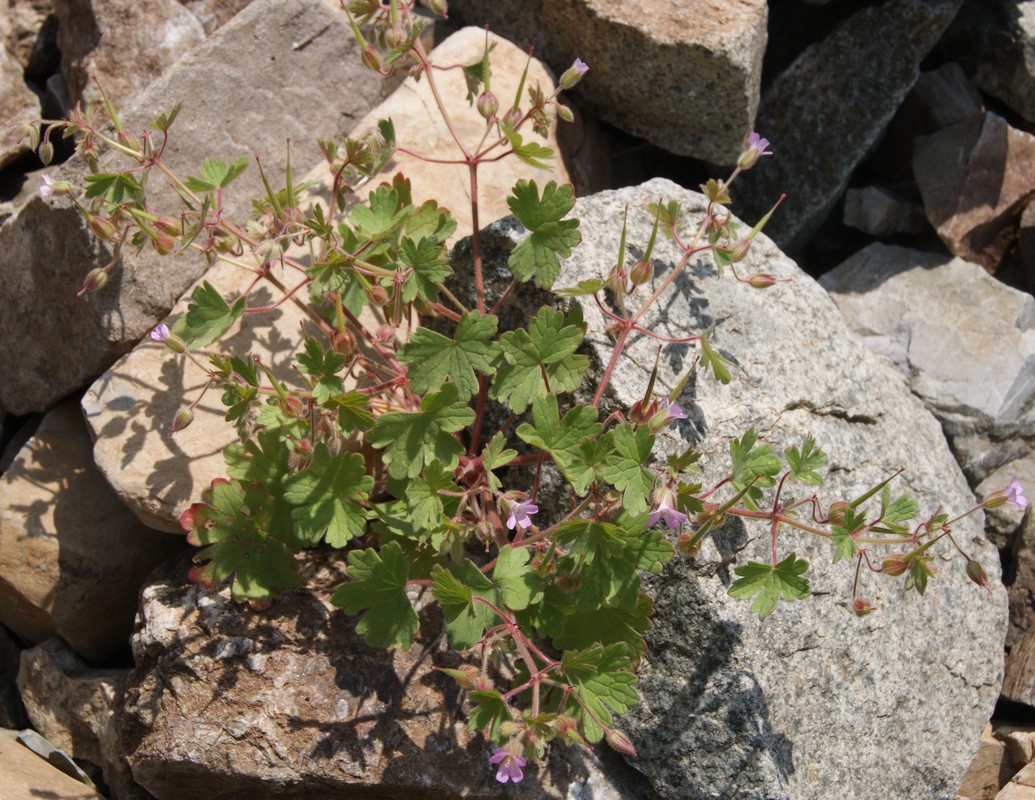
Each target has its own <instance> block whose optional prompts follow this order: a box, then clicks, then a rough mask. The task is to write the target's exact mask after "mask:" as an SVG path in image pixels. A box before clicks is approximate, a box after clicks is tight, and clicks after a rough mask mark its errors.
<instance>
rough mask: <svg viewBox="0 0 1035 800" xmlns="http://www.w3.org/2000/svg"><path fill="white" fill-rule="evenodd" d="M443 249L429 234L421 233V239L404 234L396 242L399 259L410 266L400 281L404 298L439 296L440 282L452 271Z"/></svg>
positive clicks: (429, 298)
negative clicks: (400, 239)
mask: <svg viewBox="0 0 1035 800" xmlns="http://www.w3.org/2000/svg"><path fill="white" fill-rule="evenodd" d="M454 227H455V225H454ZM442 252H443V247H442V245H441V243H440V242H439V241H438V239H436V238H434V237H432V236H423V237H421V239H420V241H414V240H413V239H411V238H408V237H407V238H405V239H403V240H402V241H401V242H400V243H399V263H400V264H402V265H403V266H404V267H408V268H409V269H410V270H411V271H410V273H409V274H408V275H407V276H406V280H405V281H404V282H403V285H402V299H403V300H404V301H405V302H407V303H412V302H413V301H414V300H416V299H417V298H418V297H420V298H422V299H424V300H428V301H434V300H437V299H438V288H439V285H441V283H442V282H443V281H444V280H445V279H446V278H448V277H449V276H450V275H452V274H453V270H452V269H450V267H449V264H447V263H446V261H445V259H444V258H443V257H442Z"/></svg>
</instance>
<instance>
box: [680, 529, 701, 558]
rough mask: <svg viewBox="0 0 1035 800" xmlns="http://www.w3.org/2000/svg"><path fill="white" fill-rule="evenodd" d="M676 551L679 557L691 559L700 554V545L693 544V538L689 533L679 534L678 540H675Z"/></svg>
mask: <svg viewBox="0 0 1035 800" xmlns="http://www.w3.org/2000/svg"><path fill="white" fill-rule="evenodd" d="M676 549H677V550H678V551H679V552H680V554H681V555H684V556H690V557H691V558H693V557H695V556H697V555H699V554H700V552H701V543H700V542H697V543H694V537H693V536H691V535H690V534H689V533H681V534H679V538H678V539H676Z"/></svg>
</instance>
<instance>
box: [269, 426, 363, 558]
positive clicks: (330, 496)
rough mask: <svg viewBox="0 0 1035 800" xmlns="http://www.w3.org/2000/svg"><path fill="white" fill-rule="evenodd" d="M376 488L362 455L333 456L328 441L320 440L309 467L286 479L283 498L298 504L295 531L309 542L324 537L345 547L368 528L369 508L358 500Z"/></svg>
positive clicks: (295, 515)
mask: <svg viewBox="0 0 1035 800" xmlns="http://www.w3.org/2000/svg"><path fill="white" fill-rule="evenodd" d="M373 488H374V479H373V478H371V477H370V476H369V475H367V474H366V465H365V462H364V461H363V456H361V455H360V454H359V453H340V454H339V455H336V456H331V454H330V452H329V451H328V449H327V445H326V444H324V443H323V442H319V443H317V445H316V447H314V448H313V457H312V460H311V461H310V462H309V467H308V468H307V469H305V470H303V471H301V472H298V473H296V474H295V475H293V476H291V477H290V478H288V479H286V480H285V481H284V499H285V500H287V501H288V502H289V503H291V504H292V505H295V506H298V508H295V509H294V510H293V511H292V512H291V518H292V519H293V520H294V521H295V532H296V534H297V535H298V537H299V538H300V539H302V540H304V541H306V542H307V543H309V544H310V545H315V544H317V543H318V542H319V541H320V539H321V538H325V539H326V541H327V543H328V544H330V545H331V546H332V547H344V546H345V545H346V544H348V542H349V541H350V540H352V539H354V538H356V537H359V536H362V535H363V534H364V533H365V532H366V525H367V516H366V510H365V509H364V508H363V506H361V505H359V504H360V503H362V502H365V501H366V499H367V496H368V494H369V493H370V490H371V489H373Z"/></svg>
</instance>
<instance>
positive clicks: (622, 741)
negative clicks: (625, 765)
mask: <svg viewBox="0 0 1035 800" xmlns="http://www.w3.org/2000/svg"><path fill="white" fill-rule="evenodd" d="M605 737H606V738H607V743H608V744H609V745H611V747H612V748H614V749H615V750H617V751H618V752H619V753H624V754H625V755H627V756H635V755H636V748H635V747H633V743H632V740H631V739H629V737H628V736H626V735H625V734H624V733H622V732H621V731H620V730H618V729H617V728H611V729H610V730H608V731H607V733H606V734H605Z"/></svg>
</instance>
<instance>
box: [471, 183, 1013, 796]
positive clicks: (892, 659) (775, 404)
mask: <svg viewBox="0 0 1035 800" xmlns="http://www.w3.org/2000/svg"><path fill="white" fill-rule="evenodd" d="M659 197H661V198H663V199H665V200H678V201H679V202H681V203H682V205H683V207H684V208H685V209H691V210H693V211H695V212H697V213H699V212H700V211H701V210H703V207H704V206H703V200H702V198H701V197H700V196H699V195H697V194H695V193H691V192H688V191H685V190H683V189H681V188H680V187H678V186H676V185H675V184H672V183H670V182H667V181H663V180H654V181H650V182H648V183H646V184H643V185H642V186H639V187H635V188H629V189H624V190H620V191H616V192H603V193H600V194H597V195H594V196H591V197H588V198H583V199H582V200H580V201H579V202H578V203H577V204H576V208H575V212H574V213H575V215H576V216H578V217H580V218H581V220H582V228H581V231H582V236H583V241H584V244H583V245H582V246H581V247H580V248H579V250H578V251H577V252H576V254H575V255H574V256H573V257H572V258H571V259H569V260H568V261H567V262H566V264H565V267H564V269H563V271H562V274H561V277H560V278H559V280H558V283H557V285H558V286H571V285H574V284H576V283H577V282H578V281H580V280H583V279H588V278H597V277H602V276H604V275H605V274H606V272H607V270H608V269H609V268H610V267H611V266H612V265H613V264H614V262H615V259H616V253H617V248H618V242H619V237H620V235H621V224H620V223H618V222H617V221H618V220H620V219H621V218H622V212H623V209H624V208H625V206H626V205H627V204H628V207H629V210H630V213H629V236H630V239H629V241H630V243H631V244H632V245H634V246H640V247H642V246H644V245H645V244H646V241H647V239H648V237H649V234H650V225H651V222H652V220H651V218H650V217H649V215H648V214H646V213H642V212H640V211H638V210H639V209H643V208H644V207H645V206H646V204H647V203H649V202H651V201H656V200H657V199H658V198H659ZM687 228H688V229H690V230H692V229H693V226H692V225H688V226H687ZM521 235H522V234H521V231H520V228H519V226H517V227H516V226H515V225H514V224H513V223H512V222H511V223H507V222H506V221H504V222H502V223H500V224H499V225H497V226H494V228H493V229H492V230H491V231H490V236H489V239H490V241H491V240H495V242H496V244H497V245H500V244H503V245H506V243H508V242H510V243H512V242H513V241H516V240H517V239H519V238H520V237H521ZM503 249H506V248H505V247H503ZM675 260H676V254H675V252H674V248H673V247H672V245H671V244H669V243H665V244H663V245H661V246H659V248H658V249H657V250H656V251H655V264H656V267H657V271H656V277H655V279H654V280H655V281H659V280H661V279H663V278H664V276H665V274H666V273H667V272H668V271H669V270H670V269H671V268H672V266H673V264H674V262H675ZM763 270H764V271H766V272H770V273H773V274H775V275H776V276H778V277H781V278H791V279H792V280H793V282H792V283H790V284H778V285H777V286H775V287H773V288H771V289H769V290H767V291H765V292H760V291H757V290H753V289H750V288H748V287H746V286H743V285H738V284H735V283H734V282H733V281H732V280H731V278H730V276H729V275H728V274H727V275H726V277H725V278H721V279H720V278H716V277H715V276H714V272H713V270H712V268H711V267H710V266H708V265H706V264H705V263H704V262H699V263H694V264H692V265H691V266H690V268H689V269H688V271H687V273H686V274H685V276H684V277H681V278H680V279H679V280H678V281H677V282H676V284H675V291H674V292H673V294H672V296H671V297H669V298H668V299H666V300H665V301H664V302H662V303H661V305H660V307H659V308H658V309H657V310H656V311H653V312H650V313H649V314H648V315H647V316H645V317H644V318H643V324H644V325H645V327H648V328H651V329H653V330H657V331H658V332H659V333H662V334H664V335H667V336H670V337H680V336H687V335H692V334H695V333H699V332H700V331H702V330H704V329H706V328H708V327H710V326H714V328H715V332H714V336H713V339H712V341H713V344H714V345H715V346H717V347H718V349H719V350H720V352H722V353H723V354H724V355H725V356H726V357H727V358H729V359H730V360H731V361H732V362H733V367H732V372H733V380H732V382H731V383H730V384H729V385H728V386H722V385H720V384H717V383H716V382H715V381H713V380H711V379H709V378H706V377H704V376H702V375H701V374H700V371H698V373H696V376H695V377H694V378H692V379H691V381H690V382H689V383H688V385H687V387H686V389H685V391H684V392H683V394H682V395H681V396H680V398H679V402H680V404H681V405H682V407H683V408H684V409H685V410H686V412H687V414H688V416H689V419H688V420H687V421H685V422H680V423H677V425H676V426H675V427H673V428H671V429H670V430H669V431H668V432H667V434H666V435H665V436H662V437H661V438H660V439H659V441H660V442H661V446H662V448H663V450H664V451H666V452H673V451H681V450H683V449H684V448H685V447H686V446H687V444H695V445H696V446H697V447H699V448H700V449H701V450H702V451H703V452H704V454H705V455H704V459H703V463H704V464H705V465H706V466H705V475H704V478H703V479H704V480H705V481H706V482H709V483H710V482H713V481H715V480H717V479H719V478H720V477H722V475H723V474H724V472H725V470H728V468H729V460H728V455H727V447H728V442H729V439H730V438H731V437H732V436H739V435H741V434H742V433H743V432H744V431H745V430H746V429H747V428H748V427H750V426H755V427H756V428H757V429H758V430H759V431H760V435H761V438H762V440H763V441H765V442H768V443H771V444H772V445H773V447H774V449H777V450H782V449H784V448H786V447H788V446H791V445H795V444H799V443H800V442H801V440H802V438H803V436H805V435H806V434H808V433H811V434H813V435H814V436H815V438H816V440H817V442H818V443H819V444H820V446H822V447H823V448H824V449H825V451H826V452H827V453H828V454H829V458H830V460H829V463H828V471H827V474H828V481H827V484H826V485H825V486H824V487H823V489H822V490H821V496H822V497H824V498H826V499H827V500H828V501H829V500H835V499H848V498H851V497H855V496H858V495H859V494H861V493H862V492H863V491H864V490H866V489H867V488H869V487H872V486H873V485H875V484H876V483H878V482H880V481H881V480H883V479H884V478H886V477H887V476H888V475H889V474H890V473H891V472H892V471H893V470H894V468H896V467H898V466H900V465H902V466H905V467H906V468H907V471H906V473H905V475H904V476H903V478H901V479H900V480H899V481H897V482H896V483H897V486H896V490H898V491H909V492H910V493H911V494H913V495H914V496H915V497H916V498H917V500H918V502H919V504H920V509H921V514H924V513H926V514H930V513H933V512H934V511H935V509H936V508H937V507H938V506H944V507H945V508H946V509H951V510H960V511H962V510H964V509H966V508H968V507H969V506H970V505H971V504H972V502H973V498H972V495H971V493H970V490H969V489H968V487H967V484H966V481H965V480H964V477H963V475H962V474H961V473H960V471H959V468H958V467H957V466H956V463H955V461H954V460H953V457H952V454H951V453H950V452H949V449H948V447H947V445H946V442H945V439H944V436H943V434H942V432H941V429H940V427H939V425H938V422H937V420H935V419H934V417H933V416H931V414H930V413H929V412H928V411H927V410H926V409H925V408H924V407H923V405H922V403H921V402H920V401H919V400H918V399H917V398H915V397H914V396H912V395H911V394H910V392H909V389H908V387H907V385H906V383H905V381H904V380H903V378H902V377H901V376H899V375H898V374H897V373H896V372H895V371H894V370H893V369H892V368H891V367H890V366H889V365H887V364H886V363H885V362H883V361H882V360H880V359H878V358H876V357H875V356H873V354H871V353H870V352H869V351H868V350H867V349H866V348H865V347H864V346H863V345H862V344H861V343H860V342H859V340H858V339H857V338H856V337H855V336H854V335H853V334H852V333H851V331H849V330H848V328H847V326H846V325H845V323H844V320H843V318H842V317H841V315H840V314H839V313H838V311H837V309H836V308H835V307H834V305H833V303H832V302H831V301H830V299H829V298H828V297H827V295H826V293H825V292H824V291H823V290H822V289H821V288H820V287H819V286H818V285H817V284H816V283H815V282H814V281H812V279H811V278H809V277H808V276H806V275H805V274H804V273H802V272H801V271H800V270H799V269H798V268H797V267H796V265H795V264H794V263H793V262H792V261H791V260H790V259H788V258H787V257H785V256H784V255H783V254H781V253H780V252H779V250H777V249H776V247H775V246H773V245H772V244H771V242H770V241H769V240H768V239H766V238H765V237H759V238H758V239H757V240H756V242H755V244H754V246H753V247H752V250H751V254H750V256H749V259H748V261H747V262H746V263H745V264H744V265H743V269H742V270H741V272H742V274H751V272H753V271H763ZM582 306H583V310H584V313H585V317H586V319H587V322H588V324H589V326H590V331H591V332H592V331H600V329H601V322H602V319H601V317H602V315H601V314H600V312H599V310H598V309H597V307H596V305H595V304H594V303H592V301H589V302H584V303H583V304H582ZM589 342H590V349H591V350H592V352H593V354H594V355H595V357H596V360H598V361H599V362H601V363H602V362H603V361H605V360H606V357H607V356H608V355H609V352H610V348H609V344H608V342H607V340H605V339H604V338H603V337H602V336H601V335H599V333H597V334H593V333H591V334H590V336H589ZM656 348H657V343H656V342H655V341H653V340H651V339H648V338H647V337H641V338H639V339H636V340H634V341H633V342H632V343H631V345H630V347H629V350H628V358H627V359H626V360H625V361H623V362H622V363H621V365H620V367H619V369H618V371H617V377H616V379H615V381H614V383H613V393H612V400H614V401H617V402H618V404H619V405H620V406H623V407H628V406H629V405H630V404H632V402H634V401H635V400H636V399H638V398H640V397H641V396H642V395H643V392H644V389H645V386H646V383H647V380H648V378H649V374H650V369H651V365H652V364H653V362H654V354H655V352H656ZM693 357H694V351H693V350H692V349H690V348H689V346H687V345H678V344H666V345H663V346H662V353H661V363H662V370H663V371H662V375H663V376H665V380H663V381H661V385H660V387H659V390H660V391H667V390H668V389H669V388H670V387H671V385H672V382H673V376H678V375H680V374H682V373H684V372H685V371H686V370H687V369H688V368H689V366H690V364H691V363H692V359H693ZM982 527H983V526H982V519H981V515H980V514H978V515H976V516H973V517H968V518H966V519H964V520H961V521H960V522H959V523H957V525H955V526H954V532H955V535H956V537H957V541H959V543H960V545H961V546H962V547H963V548H964V549H966V550H967V551H968V552H969V553H971V554H972V555H973V556H974V558H976V559H977V560H979V561H980V562H981V563H982V564H983V565H984V567H985V568H986V570H987V571H988V573H989V574H990V575H991V576H993V578H992V582H991V586H992V589H993V591H992V594H991V595H989V594H986V593H984V592H982V591H980V590H978V589H977V588H976V587H975V586H974V585H973V584H972V583H970V581H969V580H968V579H967V578H966V577H965V575H964V572H963V562H962V560H960V559H958V558H957V559H950V558H949V555H950V553H949V551H948V548H946V549H944V550H939V552H940V554H941V555H940V556H939V557H938V559H937V560H936V561H937V564H938V566H939V574H938V576H937V578H936V579H935V580H934V581H933V582H932V583H931V585H929V587H928V590H927V593H926V595H925V596H923V597H919V596H917V595H916V594H915V593H912V592H910V593H906V592H904V590H903V585H902V582H901V579H898V580H892V579H889V578H887V577H885V576H872V575H865V574H864V576H863V577H862V582H861V586H860V595H861V596H863V597H865V598H867V599H869V600H871V601H873V602H874V603H876V604H877V605H878V606H880V609H879V611H878V612H877V613H875V614H873V615H871V616H868V617H866V618H864V619H858V618H856V617H855V616H854V615H852V614H851V613H850V611H849V610H848V608H847V605H848V603H849V600H850V597H851V586H852V581H853V577H854V569H852V568H851V567H850V566H846V565H845V564H844V563H841V564H838V565H832V564H831V561H832V559H831V549H830V547H829V544H828V543H827V542H826V541H821V540H818V539H817V540H813V539H809V538H806V537H805V535H794V534H792V533H784V534H783V535H782V536H781V538H780V541H779V546H780V550H781V553H782V554H786V553H788V552H790V551H792V550H793V551H795V552H796V553H797V555H798V556H799V557H801V558H805V559H807V560H808V561H809V562H810V564H811V569H810V574H811V576H812V588H813V591H814V596H813V597H811V598H810V599H808V600H806V601H800V602H794V603H791V604H788V605H785V606H782V607H781V608H779V609H777V611H776V612H775V613H773V614H772V615H771V616H770V617H769V618H768V619H766V621H765V622H764V623H760V622H759V621H758V619H757V617H756V616H754V615H753V614H752V613H751V611H750V607H749V604H748V603H744V602H739V601H737V602H735V601H733V600H732V599H731V598H729V597H728V596H727V589H728V588H729V585H730V582H731V581H732V580H733V579H734V578H735V576H734V575H733V573H732V569H733V567H735V566H739V565H741V564H744V563H746V562H747V561H748V560H751V559H754V560H765V559H766V558H767V551H768V547H769V536H768V530H763V529H761V528H756V527H754V526H742V525H733V524H731V525H729V526H727V527H726V528H725V529H724V530H723V531H722V532H720V533H719V534H717V535H716V536H715V537H714V539H708V540H707V541H706V545H705V548H704V550H703V551H702V554H701V557H700V559H699V561H698V563H696V564H694V563H692V562H690V561H687V560H677V561H675V562H673V563H672V564H670V565H669V566H668V567H667V568H666V569H665V570H664V572H663V573H662V574H661V575H660V576H658V577H657V578H653V579H651V580H649V581H648V584H649V586H650V588H651V589H652V590H653V592H654V593H655V607H656V609H657V611H656V615H655V618H654V626H653V628H652V629H651V631H650V632H649V633H648V637H647V638H648V643H649V651H648V655H647V656H646V658H645V659H644V661H643V664H642V669H641V673H640V683H639V688H640V692H641V695H642V697H643V703H642V704H641V705H640V706H638V707H636V708H634V709H633V710H632V711H630V712H629V713H628V714H626V715H625V716H624V717H623V718H622V720H621V725H622V727H623V729H624V730H625V731H626V732H627V733H628V734H629V735H630V736H631V737H632V740H633V743H634V744H635V746H636V748H637V750H638V751H639V756H638V758H635V759H630V763H631V764H632V765H633V766H635V767H636V768H637V769H638V770H640V771H641V772H642V773H643V774H644V775H646V776H647V778H648V780H649V781H650V783H651V784H652V786H653V787H654V788H655V789H656V790H657V791H658V792H659V793H660V794H661V795H662V796H663V797H665V798H672V800H676V799H677V798H678V800H685V798H695V799H696V798H702V799H704V798H708V799H712V798H715V799H718V798H737V800H775V798H787V800H834V798H845V797H851V798H853V800H889V799H890V798H895V799H896V800H898V799H902V800H905V799H906V798H909V799H910V800H913V799H915V800H931V798H951V797H952V796H953V793H954V790H955V789H956V787H957V786H958V785H959V782H960V780H961V778H962V777H963V774H964V773H965V771H966V769H967V766H968V764H969V763H970V760H971V756H972V755H973V753H974V751H975V750H976V747H977V742H978V737H979V734H980V731H981V729H982V726H983V725H984V723H985V722H986V721H987V719H988V716H989V714H990V713H991V711H992V708H993V706H994V703H995V700H996V696H997V694H998V687H999V682H1000V680H1001V670H1002V644H1003V638H1004V634H1005V628H1006V596H1005V591H1004V589H1003V587H1002V584H1001V583H1000V582H999V581H998V577H997V576H998V561H997V558H996V553H995V551H994V549H993V548H992V547H991V546H990V545H989V543H988V542H987V540H986V539H985V537H984V535H983V532H982ZM878 557H879V556H878ZM864 572H865V570H864ZM968 732H969V733H968Z"/></svg>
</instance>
